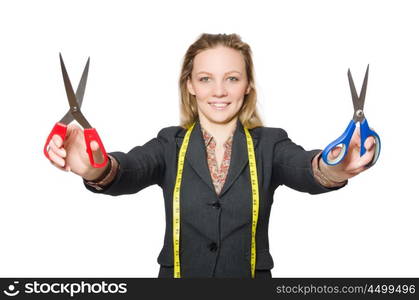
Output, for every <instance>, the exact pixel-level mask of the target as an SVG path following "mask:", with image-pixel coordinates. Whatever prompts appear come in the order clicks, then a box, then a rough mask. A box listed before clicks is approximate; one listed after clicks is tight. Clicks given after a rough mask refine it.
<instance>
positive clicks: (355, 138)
mask: <svg viewBox="0 0 419 300" xmlns="http://www.w3.org/2000/svg"><path fill="white" fill-rule="evenodd" d="M351 145H355V146H356V147H357V148H361V131H360V129H359V127H356V128H355V134H354V135H352V138H351Z"/></svg>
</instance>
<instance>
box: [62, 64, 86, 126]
mask: <svg viewBox="0 0 419 300" xmlns="http://www.w3.org/2000/svg"><path fill="white" fill-rule="evenodd" d="M89 64H90V57H89V58H88V59H87V63H86V66H85V67H84V70H83V74H82V76H81V79H80V81H79V85H78V87H77V91H76V98H77V103H78V104H79V108H81V105H82V103H83V98H84V91H85V90H86V83H87V75H88V73H89ZM73 120H74V117H73V115H72V114H71V109H69V110H68V111H67V113H66V114H65V116H64V117H63V118H62V119H61V120H60V121H59V122H60V123H62V124H66V125H68V124H70V123H71V122H72V121H73Z"/></svg>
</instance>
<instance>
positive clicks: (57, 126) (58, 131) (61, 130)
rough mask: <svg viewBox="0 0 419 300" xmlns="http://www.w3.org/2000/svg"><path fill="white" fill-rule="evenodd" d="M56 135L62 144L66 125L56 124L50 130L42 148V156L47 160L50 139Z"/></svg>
mask: <svg viewBox="0 0 419 300" xmlns="http://www.w3.org/2000/svg"><path fill="white" fill-rule="evenodd" d="M56 134H57V135H59V136H60V137H61V139H62V140H63V142H64V140H65V136H66V134H67V125H65V124H62V123H60V122H57V123H55V125H54V128H52V130H51V133H50V134H49V136H48V138H47V141H46V142H45V146H44V154H45V156H46V157H47V158H48V159H50V158H49V154H48V148H49V143H50V141H51V140H52V137H53V136H54V135H56Z"/></svg>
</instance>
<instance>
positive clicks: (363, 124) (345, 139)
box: [322, 65, 381, 166]
mask: <svg viewBox="0 0 419 300" xmlns="http://www.w3.org/2000/svg"><path fill="white" fill-rule="evenodd" d="M368 70H369V65H368V67H367V71H366V72H365V76H364V82H363V84H362V90H361V94H360V96H359V97H358V93H357V92H356V89H355V85H354V81H353V79H352V75H351V70H349V69H348V79H349V86H350V88H351V94H352V102H353V105H354V115H353V118H352V120H351V121H350V122H349V125H348V127H347V128H346V130H345V132H344V133H343V134H342V135H341V136H340V137H338V138H337V139H336V140H335V141H333V142H331V143H330V144H329V145H328V146H327V147H326V148H325V149H324V151H323V153H322V158H323V161H324V162H325V163H326V164H328V165H332V166H333V165H337V164H339V163H340V162H341V161H342V160H343V159H344V157H345V156H346V154H347V152H348V148H349V143H350V142H351V138H352V135H353V133H354V131H355V128H356V123H358V122H359V124H360V131H361V152H360V156H362V155H364V154H365V152H366V149H365V146H364V143H365V140H366V139H367V138H368V137H369V136H372V137H373V138H374V140H375V150H374V157H373V159H372V161H371V162H370V163H369V164H368V166H372V165H373V164H375V162H376V161H377V159H378V156H380V151H381V142H380V137H379V136H378V134H377V133H376V132H375V131H373V130H371V129H370V127H369V126H368V122H367V119H366V118H365V114H364V103H365V94H366V92H367V82H368ZM335 147H341V148H342V149H341V151H340V153H339V155H338V157H336V158H335V159H329V158H328V156H329V153H330V151H332V149H334V148H335Z"/></svg>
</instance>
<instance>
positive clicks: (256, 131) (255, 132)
mask: <svg viewBox="0 0 419 300" xmlns="http://www.w3.org/2000/svg"><path fill="white" fill-rule="evenodd" d="M249 131H250V133H251V134H252V136H254V137H255V138H257V139H260V141H267V142H273V143H276V142H280V141H282V140H284V139H288V134H287V132H286V131H285V130H284V129H282V128H276V127H265V126H261V127H255V128H253V129H250V130H249Z"/></svg>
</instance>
